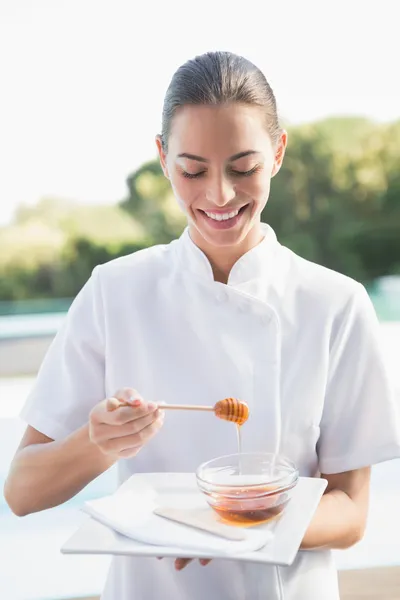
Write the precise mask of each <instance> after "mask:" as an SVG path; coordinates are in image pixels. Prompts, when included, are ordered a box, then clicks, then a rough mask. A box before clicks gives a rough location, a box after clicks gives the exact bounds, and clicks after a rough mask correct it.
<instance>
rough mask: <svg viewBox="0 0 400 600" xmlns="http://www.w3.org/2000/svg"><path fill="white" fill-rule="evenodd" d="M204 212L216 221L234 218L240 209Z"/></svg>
mask: <svg viewBox="0 0 400 600" xmlns="http://www.w3.org/2000/svg"><path fill="white" fill-rule="evenodd" d="M203 212H205V213H206V215H207V217H209V219H214V221H227V220H228V219H233V217H236V215H237V214H238V213H239V209H237V210H233V211H231V212H224V213H215V212H209V211H208V210H205V211H203Z"/></svg>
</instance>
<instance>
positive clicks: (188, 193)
mask: <svg viewBox="0 0 400 600" xmlns="http://www.w3.org/2000/svg"><path fill="white" fill-rule="evenodd" d="M171 187H172V191H173V192H174V195H175V198H176V201H177V202H178V204H179V206H180V208H181V209H182V210H183V211H185V212H186V211H187V210H188V208H189V207H190V206H191V205H192V204H193V203H194V202H195V201H196V198H198V196H199V189H198V186H197V185H196V186H194V185H193V183H192V181H190V180H187V181H185V180H184V179H183V178H179V179H178V180H176V179H174V180H171Z"/></svg>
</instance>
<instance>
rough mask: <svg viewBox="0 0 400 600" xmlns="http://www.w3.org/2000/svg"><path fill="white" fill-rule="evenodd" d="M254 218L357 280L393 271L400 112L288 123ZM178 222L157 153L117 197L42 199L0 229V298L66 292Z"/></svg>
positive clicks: (399, 206)
mask: <svg viewBox="0 0 400 600" xmlns="http://www.w3.org/2000/svg"><path fill="white" fill-rule="evenodd" d="M288 133H289V145H288V150H287V153H286V157H285V160H284V162H283V166H282V168H281V170H280V172H279V174H278V175H277V176H276V177H274V178H273V181H272V186H271V195H270V199H269V202H268V204H267V207H266V208H265V210H264V213H263V220H264V221H266V222H268V223H270V224H271V225H272V227H273V228H274V229H275V231H276V233H277V235H278V238H279V240H280V241H281V243H283V244H284V245H286V246H288V247H289V248H291V249H292V250H294V251H295V252H297V253H298V254H300V255H301V256H303V257H304V258H307V259H309V260H312V261H315V262H317V263H320V264H323V265H325V266H327V267H329V268H332V269H335V270H337V271H340V272H342V273H345V274H347V275H349V276H351V277H354V278H356V279H358V280H359V281H362V282H364V283H368V282H370V281H373V280H374V279H376V278H377V277H381V276H384V275H390V274H400V169H399V165H400V122H396V123H392V124H384V125H382V124H379V125H378V124H375V123H372V122H370V121H369V120H367V119H362V118H331V119H326V120H324V121H321V122H317V123H313V124H307V125H302V126H298V127H290V128H289V131H288ZM184 226H185V220H184V216H183V214H182V213H181V211H180V209H179V208H178V205H177V203H176V201H175V198H174V196H173V193H172V190H171V187H170V184H169V181H168V180H167V179H166V178H165V177H164V176H163V174H162V170H161V168H160V165H159V163H158V161H157V160H155V161H151V162H148V163H145V164H144V165H143V166H142V167H140V168H139V169H138V170H137V171H135V172H134V173H132V174H131V175H130V176H129V177H128V179H127V196H126V198H125V199H123V201H122V202H120V203H119V205H116V206H82V205H75V204H73V203H71V202H70V201H63V200H58V199H51V198H50V199H44V200H42V201H41V202H40V203H39V204H38V205H37V206H35V207H21V208H20V209H19V210H18V212H17V214H16V217H15V221H14V223H13V224H12V225H11V226H9V227H5V228H2V229H0V300H18V299H28V298H46V297H49V298H50V297H53V298H63V297H73V296H75V294H76V293H77V292H78V291H79V289H80V288H81V287H82V285H83V283H84V282H85V281H86V280H87V278H88V277H89V275H90V273H91V270H92V269H93V268H94V266H95V265H97V264H100V263H104V262H107V261H108V260H111V259H113V258H115V257H117V256H121V255H124V254H128V253H130V252H134V251H136V250H138V249H140V248H144V247H147V246H149V245H153V244H157V243H168V242H169V241H171V240H172V239H174V238H176V237H177V236H179V235H180V233H181V232H182V230H183V228H184Z"/></svg>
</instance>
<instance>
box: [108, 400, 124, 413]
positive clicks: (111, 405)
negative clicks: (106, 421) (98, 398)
mask: <svg viewBox="0 0 400 600" xmlns="http://www.w3.org/2000/svg"><path fill="white" fill-rule="evenodd" d="M124 405H125V403H124V402H120V401H119V400H118V399H117V398H107V402H106V410H107V411H108V412H112V411H113V410H117V408H119V407H120V406H124Z"/></svg>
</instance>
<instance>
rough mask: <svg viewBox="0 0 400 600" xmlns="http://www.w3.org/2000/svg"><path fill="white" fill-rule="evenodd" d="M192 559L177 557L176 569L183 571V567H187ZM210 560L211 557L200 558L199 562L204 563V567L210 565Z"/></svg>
mask: <svg viewBox="0 0 400 600" xmlns="http://www.w3.org/2000/svg"><path fill="white" fill-rule="evenodd" d="M192 560H193V559H192V558H177V559H176V560H175V569H176V570H177V571H182V569H184V568H185V567H187V566H188V564H189V563H190V562H192ZM209 562H211V558H199V563H200V564H201V565H203V567H205V566H206V565H208V563H209Z"/></svg>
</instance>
